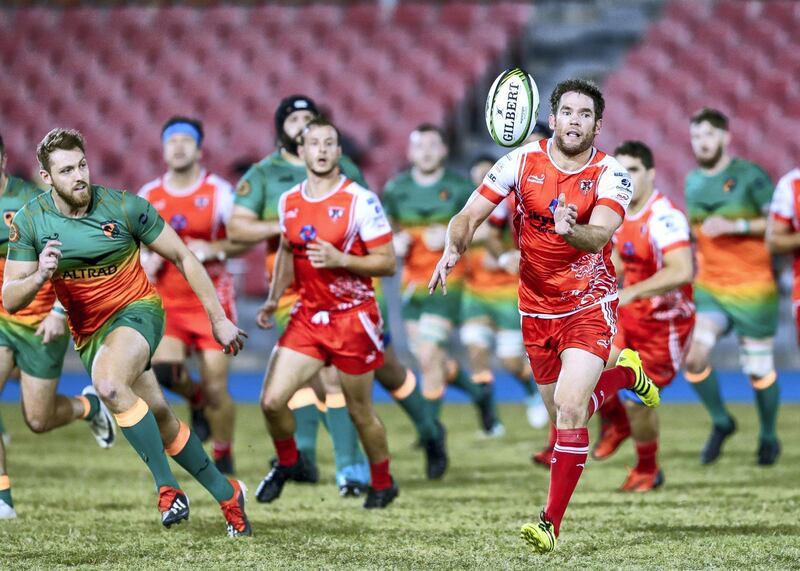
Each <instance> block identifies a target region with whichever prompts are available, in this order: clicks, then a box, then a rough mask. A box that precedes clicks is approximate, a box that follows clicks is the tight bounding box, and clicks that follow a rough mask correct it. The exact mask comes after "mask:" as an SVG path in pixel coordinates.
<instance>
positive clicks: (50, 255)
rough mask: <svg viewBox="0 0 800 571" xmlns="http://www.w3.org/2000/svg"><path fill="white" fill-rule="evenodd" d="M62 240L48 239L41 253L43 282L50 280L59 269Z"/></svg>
mask: <svg viewBox="0 0 800 571" xmlns="http://www.w3.org/2000/svg"><path fill="white" fill-rule="evenodd" d="M59 246H61V242H59V241H58V240H48V241H47V244H45V245H44V250H42V253H41V254H39V269H38V272H39V277H40V278H41V280H42V282H46V281H48V280H49V279H50V278H52V277H53V274H54V273H56V270H57V269H58V261H59V260H60V259H61V250H60V249H59Z"/></svg>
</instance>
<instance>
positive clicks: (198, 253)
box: [186, 240, 217, 264]
mask: <svg viewBox="0 0 800 571" xmlns="http://www.w3.org/2000/svg"><path fill="white" fill-rule="evenodd" d="M186 247H187V248H189V251H190V252H192V254H194V255H195V257H196V258H197V259H198V260H200V263H201V264H204V263H206V262H207V261H209V260H214V259H216V258H217V253H216V252H215V251H214V249H213V248H212V247H211V242H206V241H205V240H188V241H187V242H186Z"/></svg>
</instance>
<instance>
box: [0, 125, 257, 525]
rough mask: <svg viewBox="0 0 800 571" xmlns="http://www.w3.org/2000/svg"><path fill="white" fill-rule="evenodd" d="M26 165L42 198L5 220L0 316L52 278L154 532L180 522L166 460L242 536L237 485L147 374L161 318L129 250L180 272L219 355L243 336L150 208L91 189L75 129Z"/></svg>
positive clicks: (181, 510)
mask: <svg viewBox="0 0 800 571" xmlns="http://www.w3.org/2000/svg"><path fill="white" fill-rule="evenodd" d="M36 156H37V159H38V161H39V165H40V167H41V176H42V179H43V180H44V181H45V182H47V183H48V184H50V185H51V186H52V190H51V191H50V192H46V193H43V194H41V195H40V196H38V197H37V198H36V199H34V200H32V201H30V202H28V203H27V204H26V205H25V206H24V207H23V208H22V209H21V210H19V212H17V214H16V215H15V216H14V219H13V221H12V225H11V229H10V231H9V232H10V235H9V243H10V247H9V250H8V259H7V261H6V267H5V279H4V283H3V305H4V307H5V308H6V309H7V310H8V311H10V312H11V313H16V312H18V311H21V310H23V309H25V307H27V306H28V305H29V304H30V303H31V301H32V300H34V298H35V296H36V295H37V293H38V292H39V291H40V290H41V288H42V287H43V286H44V284H45V283H47V282H49V281H50V280H51V279H52V281H53V287H54V289H55V291H56V294H57V295H58V297H59V299H60V300H62V301H63V302H64V304H65V308H66V310H67V312H68V313H69V323H70V329H71V330H72V335H73V338H74V339H75V349H76V350H77V351H78V353H79V355H80V358H81V361H82V362H83V365H84V367H85V368H86V371H87V372H88V373H89V374H90V375H91V377H92V385H93V386H94V387H95V389H96V390H97V394H98V396H99V397H100V399H102V401H103V402H104V403H105V404H106V406H107V407H108V408H109V409H110V410H111V411H112V412H113V413H114V418H115V420H116V421H117V424H118V425H119V426H120V428H121V430H122V434H123V435H124V436H125V438H126V439H127V440H128V442H129V443H130V445H131V447H132V448H133V449H134V450H136V452H137V453H138V455H139V457H140V458H141V459H142V461H143V462H144V463H145V464H146V465H147V467H148V468H149V470H150V473H151V475H152V477H153V480H154V482H155V484H156V489H157V491H158V495H159V500H158V510H159V512H160V513H161V523H162V525H164V526H165V527H170V526H171V525H173V524H175V523H179V522H180V521H183V520H185V519H187V518H188V517H189V500H188V499H187V497H186V494H184V492H183V490H181V489H180V487H179V485H178V482H177V480H176V479H175V476H174V475H173V474H172V470H171V469H170V466H169V463H168V462H167V457H166V454H169V455H170V456H172V457H173V459H174V460H175V461H176V462H177V463H178V464H179V465H181V466H182V467H183V468H184V469H185V470H186V471H187V472H189V473H190V474H191V475H192V476H193V477H194V478H195V479H196V480H197V481H198V482H199V483H200V484H201V485H202V486H203V487H204V488H206V490H208V492H209V493H210V494H211V495H212V496H213V497H214V499H215V500H216V501H217V502H219V505H220V508H221V510H222V513H223V516H224V517H225V520H226V523H227V532H228V535H229V536H231V537H236V536H241V535H251V529H250V524H249V522H248V521H247V517H246V515H245V513H244V501H245V499H244V493H245V489H244V486H243V484H242V483H241V482H237V481H234V480H230V481H229V480H227V479H226V478H225V477H224V476H223V475H222V473H221V472H220V471H219V470H217V468H216V466H214V464H213V463H212V462H211V459H210V458H209V457H208V455H207V454H206V453H205V450H203V445H202V444H201V443H200V441H199V440H198V439H197V437H196V436H194V435H193V434H192V433H191V431H190V430H189V428H188V427H187V426H186V424H184V423H182V422H180V421H179V420H178V419H177V417H176V416H175V415H174V413H173V412H172V409H171V408H170V407H169V404H168V403H167V401H166V399H165V398H164V394H163V393H162V392H161V388H160V387H159V385H158V382H157V381H156V378H155V375H154V374H153V373H152V371H151V368H150V360H151V359H152V356H153V352H154V351H155V350H156V347H157V346H158V343H159V341H160V340H161V336H162V334H163V332H164V309H163V306H162V305H161V299H160V298H159V297H158V294H157V293H156V291H155V289H154V288H153V286H152V284H150V282H149V281H148V280H147V276H146V275H145V273H144V270H143V269H142V266H141V262H140V254H139V244H140V243H141V242H144V243H145V244H146V245H147V246H148V247H149V248H150V249H152V250H153V251H155V252H156V253H158V254H159V255H161V256H163V257H164V258H166V259H168V260H170V261H171V262H172V263H174V264H175V265H176V266H178V267H179V268H180V269H181V271H182V273H183V274H184V277H185V278H186V280H187V281H188V282H189V284H190V285H191V286H192V289H193V290H194V291H195V293H196V294H197V296H198V297H199V298H200V300H201V301H202V303H203V307H204V309H205V310H206V313H207V315H208V317H209V320H210V321H211V323H212V328H213V330H214V334H215V337H216V338H217V340H218V341H219V342H220V344H221V345H222V346H223V347H225V351H226V352H233V353H234V354H236V353H238V351H239V350H240V349H241V348H242V346H243V344H244V337H246V334H245V333H244V332H243V331H241V330H240V329H239V328H238V327H236V325H234V324H233V323H232V322H231V321H230V320H229V319H227V318H226V317H225V312H224V311H223V309H222V306H221V305H220V303H219V301H218V300H217V297H216V292H215V291H214V285H213V283H212V282H211V279H210V278H209V277H208V274H207V273H206V272H205V270H204V269H203V266H202V265H201V264H200V263H199V262H198V261H197V258H195V256H194V254H192V253H191V252H190V251H189V249H188V248H187V247H186V245H185V244H184V243H183V242H182V241H181V239H180V238H179V237H178V235H177V234H175V232H174V231H173V230H172V229H171V228H170V227H169V226H166V225H165V224H164V219H163V218H161V216H160V215H159V214H158V213H157V212H155V211H154V209H153V207H152V205H151V204H150V203H148V202H147V201H146V200H144V199H143V198H140V197H138V196H136V195H134V194H130V193H127V192H123V191H119V190H112V189H108V188H104V187H102V186H93V185H92V184H91V182H90V173H89V164H88V162H87V160H86V156H85V144H84V140H83V136H82V135H81V134H80V133H79V132H78V131H74V130H67V129H53V130H51V131H50V132H49V133H47V135H46V136H45V138H44V139H43V140H42V141H41V143H39V146H38V147H37V149H36ZM165 453H166V454H165Z"/></svg>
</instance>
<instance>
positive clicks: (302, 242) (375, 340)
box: [256, 118, 398, 508]
mask: <svg viewBox="0 0 800 571" xmlns="http://www.w3.org/2000/svg"><path fill="white" fill-rule="evenodd" d="M339 140H340V139H339V132H338V130H337V129H336V127H334V126H333V125H332V124H330V123H329V122H328V121H326V120H325V119H322V118H316V119H313V120H312V121H310V122H309V123H308V125H307V126H306V128H305V130H304V131H303V136H302V143H301V146H300V147H299V151H300V156H301V157H302V158H303V160H304V161H305V163H306V167H307V180H306V181H304V182H302V183H301V184H299V185H298V186H296V187H295V188H293V189H291V190H289V191H287V192H285V193H283V194H282V195H281V197H280V203H279V209H278V213H279V216H280V224H281V231H282V237H281V244H280V249H279V250H278V259H277V261H276V266H275V272H274V275H273V279H272V286H271V288H270V293H269V297H268V298H267V300H266V302H265V303H264V305H263V306H262V308H261V310H260V311H259V314H258V318H257V320H258V323H259V325H261V326H262V327H270V326H271V320H272V317H273V315H274V314H275V311H276V310H277V308H278V300H279V299H280V296H281V295H282V294H283V292H284V290H285V289H286V288H287V287H288V286H289V285H290V284H291V283H292V282H294V283H296V284H297V286H298V293H299V295H300V303H299V305H298V307H297V309H296V310H295V311H293V313H292V316H291V317H290V319H289V325H288V326H287V328H286V331H285V332H284V333H283V335H281V338H280V340H279V342H278V346H277V348H276V349H275V351H273V353H272V356H271V357H270V362H269V366H268V368H267V373H266V376H265V378H264V386H263V389H262V393H261V407H262V409H263V411H264V416H265V418H266V421H267V426H268V428H269V432H270V435H271V436H272V439H273V442H274V444H275V450H276V453H277V456H278V462H277V463H276V464H275V466H274V467H273V468H272V470H271V471H270V472H269V474H268V475H267V476H266V478H264V480H263V481H262V482H261V485H260V486H259V488H258V491H257V492H256V497H257V498H258V500H259V501H263V502H270V501H273V500H275V499H276V498H277V497H278V496H280V493H281V490H282V488H283V485H284V484H285V482H286V480H288V479H293V480H300V481H302V480H303V479H305V476H304V475H303V473H304V472H307V470H308V466H307V464H306V460H305V458H304V456H303V454H302V453H299V452H298V449H297V444H296V441H295V439H294V429H295V426H294V424H295V422H294V417H293V416H292V414H291V411H290V410H289V407H288V403H289V400H290V398H291V397H292V395H293V394H294V393H295V392H296V391H297V389H298V388H300V387H302V386H304V385H305V384H306V383H308V381H309V380H310V379H311V378H312V377H313V376H314V375H315V374H317V373H318V372H319V371H320V370H321V369H322V368H323V367H324V366H325V365H332V366H333V367H335V368H336V370H337V371H338V372H339V375H340V377H341V380H342V383H341V384H342V389H343V390H344V395H345V399H346V403H347V408H348V411H349V412H350V415H351V416H352V418H353V422H354V423H355V425H356V428H357V429H358V433H359V436H360V439H361V443H362V444H363V446H364V449H365V450H366V452H367V456H368V458H369V462H370V475H371V482H372V483H371V486H370V488H369V493H368V495H367V499H366V501H365V502H364V507H365V508H383V507H385V506H387V505H388V504H389V503H390V502H391V501H392V500H393V499H394V498H395V497H396V496H397V493H398V492H397V485H396V484H395V483H394V480H393V479H392V477H391V475H390V473H389V449H388V445H387V442H386V431H385V429H384V427H383V425H382V424H381V421H380V419H379V418H378V416H377V415H376V414H375V410H374V408H373V406H372V400H371V399H372V382H371V381H372V379H373V375H374V371H375V369H377V368H378V367H380V366H381V365H382V364H383V339H382V319H381V315H380V311H379V310H378V306H377V303H376V302H375V292H374V290H373V288H372V278H373V277H378V276H387V275H392V274H393V273H394V271H395V255H394V250H393V248H392V233H391V229H390V226H389V223H388V221H387V220H386V217H385V215H384V213H383V209H382V208H381V204H380V201H379V200H378V198H377V197H376V196H375V195H374V194H373V193H371V192H369V191H368V190H366V189H364V188H363V187H361V186H360V185H358V184H357V183H355V182H353V181H351V180H350V179H348V178H347V177H345V176H344V175H342V174H341V171H340V168H339V159H340V158H341V152H342V149H341V146H340V144H339Z"/></svg>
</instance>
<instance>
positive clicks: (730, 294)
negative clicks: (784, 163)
mask: <svg viewBox="0 0 800 571" xmlns="http://www.w3.org/2000/svg"><path fill="white" fill-rule="evenodd" d="M689 132H690V136H691V143H692V151H693V152H694V155H695V159H696V160H697V164H698V168H697V169H695V170H693V171H692V172H690V173H689V174H688V175H687V176H686V183H685V193H686V208H687V210H688V214H689V221H690V222H691V225H692V232H693V234H694V236H695V239H696V240H697V268H698V271H697V277H696V278H695V283H694V296H695V304H696V305H697V324H696V326H695V331H694V336H693V338H692V344H691V346H690V348H689V354H688V356H687V357H686V379H687V380H688V381H689V382H690V383H691V384H692V388H694V390H695V392H696V393H697V395H698V396H699V397H700V400H701V401H702V402H703V405H704V406H705V407H706V410H708V412H709V414H710V416H711V421H712V428H711V434H710V435H709V437H708V440H707V441H706V444H705V446H704V447H703V449H702V451H701V452H700V463H701V464H710V463H712V462H714V461H715V460H716V459H717V458H718V457H719V455H720V454H721V452H722V446H723V443H724V442H725V440H727V439H728V438H729V437H730V436H731V435H732V434H733V433H734V432H735V431H736V422H735V421H734V418H733V416H732V415H731V414H730V412H729V411H728V409H727V408H726V407H725V403H724V402H723V400H722V395H721V394H720V390H719V384H718V382H717V375H716V372H715V371H714V370H713V369H712V368H711V351H712V350H713V348H714V345H716V343H717V340H718V339H719V338H720V337H722V336H723V335H726V334H728V333H729V332H731V331H733V332H734V333H735V334H736V335H737V337H738V338H739V348H740V352H739V360H740V363H741V366H742V370H743V371H744V373H745V374H746V375H747V376H748V378H749V379H750V384H751V386H752V387H753V392H754V396H755V400H756V409H757V410H758V417H759V421H760V425H761V427H760V428H761V430H760V434H759V441H758V448H757V449H756V461H757V463H758V464H759V465H762V466H770V465H772V464H774V463H775V461H776V460H777V459H778V455H779V454H780V443H779V442H778V435H777V420H778V408H779V405H780V392H779V390H778V380H777V379H778V377H777V373H776V371H775V364H774V357H773V350H774V348H773V339H774V337H775V331H776V330H777V326H778V288H777V286H776V284H775V278H774V276H773V273H772V259H771V257H770V253H769V251H768V250H767V247H766V244H765V240H764V234H765V232H766V228H767V214H768V210H769V205H770V202H771V200H772V193H773V190H774V188H773V185H772V181H771V180H770V178H769V175H767V173H765V172H764V170H763V169H761V168H760V167H759V166H758V165H756V164H754V163H751V162H749V161H746V160H743V159H739V158H735V157H732V156H731V155H730V153H729V152H728V146H729V145H730V133H729V131H728V118H727V117H726V116H725V115H724V114H722V113H721V112H719V111H717V110H716V109H709V108H705V109H701V110H700V111H698V112H697V113H696V114H695V115H693V116H692V118H691V120H690V125H689Z"/></svg>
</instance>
